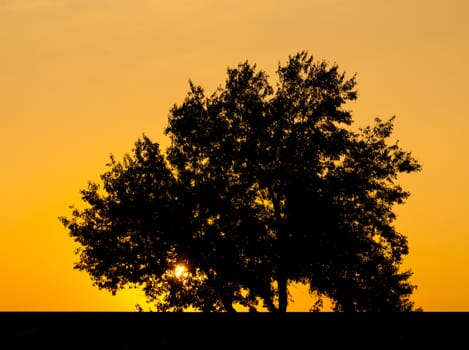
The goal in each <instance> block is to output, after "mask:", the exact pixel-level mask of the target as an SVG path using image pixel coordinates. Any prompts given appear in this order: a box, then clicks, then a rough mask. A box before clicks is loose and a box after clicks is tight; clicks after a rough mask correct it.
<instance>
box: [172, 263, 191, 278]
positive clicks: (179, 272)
mask: <svg viewBox="0 0 469 350" xmlns="http://www.w3.org/2000/svg"><path fill="white" fill-rule="evenodd" d="M188 275H189V272H188V271H187V267H186V266H185V265H183V264H177V265H176V267H175V268H174V277H176V278H177V279H179V280H180V279H185V278H186V277H187V276H188Z"/></svg>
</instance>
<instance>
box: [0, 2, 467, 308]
mask: <svg viewBox="0 0 469 350" xmlns="http://www.w3.org/2000/svg"><path fill="white" fill-rule="evenodd" d="M468 14H469V2H467V1H466V0H438V1H437V0H393V1H389V0H387V1H384V0H259V1H257V0H255V1H253V0H238V1H228V0H217V1H215V0H199V1H189V0H174V1H158V0H138V1H135V0H132V1H131V0H0V128H1V129H0V130H1V134H0V135H1V137H0V159H1V171H0V276H1V280H0V283H1V284H0V286H1V289H0V310H1V311H6V310H43V311H47V310H50V311H52V310H66V311H76V310H135V308H134V304H135V303H137V302H139V303H144V302H143V298H142V296H141V294H142V293H140V292H136V293H135V292H133V293H132V292H125V293H122V294H117V296H115V297H112V296H111V294H109V293H107V292H103V291H99V290H98V289H96V288H94V287H92V286H91V282H90V279H89V278H88V276H87V275H86V273H84V272H77V271H74V270H73V269H72V266H73V262H74V261H76V259H77V258H76V257H75V255H74V253H73V250H74V248H75V246H74V244H73V242H72V240H71V239H70V238H69V237H68V235H67V232H66V231H65V230H64V228H63V227H62V226H61V224H60V222H59V221H58V219H57V217H58V216H61V215H68V214H69V210H68V206H69V205H71V204H79V203H80V200H79V193H78V191H79V189H81V188H84V187H85V185H86V183H87V181H88V180H97V179H98V176H99V174H101V173H102V172H103V171H104V170H105V163H106V162H107V161H108V159H109V154H110V153H113V154H115V155H116V156H117V157H121V156H122V155H123V153H124V152H127V151H130V150H131V148H132V146H133V143H134V141H135V140H136V139H137V138H138V137H139V136H140V135H141V134H142V133H146V134H147V135H148V136H150V137H151V138H152V139H153V140H155V141H159V142H161V143H163V144H165V143H166V140H165V139H164V137H163V129H164V127H165V126H166V120H167V114H168V111H169V109H170V107H171V106H172V104H173V103H175V102H177V103H179V102H181V101H182V99H183V98H184V96H185V94H186V92H187V90H188V84H187V81H188V79H189V78H190V79H192V80H194V81H195V82H196V83H199V84H202V85H203V86H205V87H206V88H207V90H208V91H209V92H210V91H211V90H213V89H214V88H215V87H216V86H217V85H218V84H221V83H223V82H224V79H225V73H226V68H227V67H228V66H231V67H233V66H235V65H237V64H238V63H240V62H241V61H244V60H246V59H248V60H250V61H251V62H255V63H257V65H258V67H260V68H262V69H265V70H267V71H268V72H269V73H270V74H271V75H272V76H274V75H275V68H276V66H277V64H278V62H279V61H281V62H285V61H286V59H287V57H288V55H289V54H294V53H296V52H297V51H300V50H303V49H306V50H308V51H309V52H310V53H311V54H313V55H314V56H315V57H316V58H318V59H327V60H329V61H330V62H336V63H338V65H339V67H340V68H341V69H342V70H345V71H346V72H348V73H349V74H350V75H352V74H354V73H357V79H358V92H359V99H358V101H357V102H356V103H354V104H353V105H351V108H352V110H353V115H354V118H355V120H356V124H357V125H365V124H369V123H371V122H372V120H373V119H374V117H376V116H382V117H389V116H391V115H396V116H397V119H396V122H395V124H396V128H395V137H396V138H397V139H399V140H400V143H401V145H402V147H403V148H405V149H406V150H410V151H411V152H413V155H414V156H415V157H416V158H417V159H418V160H420V162H421V163H422V165H423V172H421V173H419V174H412V175H408V176H405V177H402V178H401V180H400V183H401V184H402V185H403V186H404V187H405V188H406V189H408V190H409V191H410V192H411V193H412V195H411V197H410V198H409V200H408V201H407V203H406V204H405V205H404V206H401V207H399V208H397V213H398V220H397V222H396V225H397V227H398V229H399V230H400V231H401V232H403V233H404V234H406V235H407V237H408V239H409V246H410V254H409V256H408V257H407V258H406V261H405V264H406V267H410V268H412V269H413V271H414V276H413V278H412V281H413V282H414V283H416V284H417V285H418V286H419V288H418V290H417V291H416V292H415V293H414V300H415V301H416V303H417V304H418V305H420V306H422V307H423V309H424V310H426V311H469V298H468V296H469V282H468V281H469V269H468V266H469V229H468V226H467V222H466V221H467V220H466V217H467V214H468V213H469V204H468V198H469V189H468V186H466V181H467V180H468V179H469V165H468V162H467V153H466V152H467V150H468V149H469V137H468V134H469V107H468V96H469V94H468V93H469V88H468V86H469V85H468V84H469V22H468V21H467V15H468ZM298 298H299V299H300V300H299V301H298V302H297V303H295V304H294V305H293V306H292V307H291V309H290V310H297V311H302V310H303V311H304V310H307V309H308V308H309V305H306V304H305V303H304V302H302V299H304V295H303V294H302V293H298Z"/></svg>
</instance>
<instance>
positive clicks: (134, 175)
mask: <svg viewBox="0 0 469 350" xmlns="http://www.w3.org/2000/svg"><path fill="white" fill-rule="evenodd" d="M277 75H278V79H277V83H276V85H275V87H274V86H272V85H271V84H270V82H269V78H268V76H267V74H266V73H265V72H263V71H262V70H258V69H257V68H256V66H255V65H252V64H250V63H249V62H244V63H241V64H239V65H238V66H237V67H236V68H232V69H228V71H227V78H226V81H225V84H224V86H222V87H219V88H218V89H216V90H215V91H214V92H213V93H212V94H211V95H206V94H205V91H204V89H203V88H202V87H201V86H198V85H196V84H194V83H193V82H190V84H189V92H188V94H187V96H186V98H185V99H184V101H183V102H182V103H181V104H175V105H174V106H173V107H172V109H171V111H170V114H169V118H168V126H167V128H166V130H165V133H166V135H168V136H169V139H170V146H169V147H168V149H167V150H166V151H165V153H164V154H162V153H161V151H160V148H159V146H158V144H157V143H154V142H152V141H151V140H150V139H149V138H148V137H145V136H144V137H143V138H141V139H139V140H138V141H137V142H136V144H135V148H134V149H133V151H132V153H131V154H130V155H126V156H125V157H124V159H123V160H122V161H121V162H119V161H116V160H115V159H114V158H111V163H110V164H109V170H108V171H107V172H105V173H104V174H103V175H102V176H101V180H102V184H98V183H90V184H89V186H88V188H87V189H85V190H82V191H81V193H82V199H83V201H84V202H85V203H86V204H87V205H88V206H87V208H86V209H83V210H78V209H74V210H73V212H72V215H71V217H70V218H65V217H63V218H61V220H62V222H63V224H64V225H65V227H66V228H67V229H68V231H69V233H70V235H71V237H72V238H73V239H74V240H75V241H76V242H78V243H79V244H80V248H79V251H78V253H79V256H80V261H79V262H78V263H77V264H76V266H75V267H76V268H77V269H79V270H84V271H87V272H88V273H89V274H90V276H91V277H92V279H93V281H94V283H95V284H96V285H97V286H98V287H99V288H104V289H108V290H110V291H113V292H115V291H117V290H118V289H120V288H123V287H124V286H126V285H134V286H140V287H142V288H143V290H144V291H145V294H146V296H147V298H148V300H149V302H151V303H152V304H153V305H154V306H155V307H156V309H157V310H160V311H167V310H176V311H177V310H183V309H185V308H188V307H192V308H195V309H198V310H202V311H235V306H236V305H242V306H245V307H247V308H248V309H249V310H252V311H254V310H257V309H259V308H261V307H263V308H266V309H268V310H270V311H281V312H285V311H286V310H287V306H288V303H289V301H291V296H290V294H289V285H290V284H291V283H292V282H299V283H304V284H307V285H308V286H309V289H310V292H311V293H312V294H314V295H316V296H317V297H319V299H318V302H317V304H316V306H320V305H321V298H322V297H328V298H330V299H331V300H332V301H333V307H334V309H335V310H338V311H406V310H412V309H413V303H412V302H411V301H410V296H411V293H412V291H413V289H414V288H415V286H413V285H412V284H411V283H410V282H409V278H410V276H411V272H410V271H401V269H400V268H401V263H402V258H403V257H404V256H405V255H406V254H408V245H407V239H406V237H405V236H404V235H403V234H401V233H399V232H397V231H396V229H395V227H394V220H395V214H394V212H393V208H394V205H395V204H401V203H403V202H404V201H405V199H406V198H407V197H408V196H409V193H408V192H406V191H404V190H403V189H402V188H401V187H400V186H399V184H398V183H397V180H398V175H399V174H401V173H412V172H415V171H419V170H420V165H419V164H418V162H417V161H416V160H415V159H414V158H413V157H412V155H411V154H410V153H409V152H407V151H404V150H403V149H402V148H401V147H400V146H399V145H398V143H397V142H395V143H390V142H389V137H390V136H391V134H392V131H393V123H394V118H390V119H389V120H387V121H382V120H380V119H376V121H375V124H374V125H372V126H367V127H365V128H362V129H359V130H358V131H353V130H352V127H351V125H352V115H351V112H350V111H349V110H347V109H346V108H345V104H346V103H347V102H349V101H353V100H355V99H356V98H357V92H356V90H355V77H351V78H347V77H346V76H345V73H342V72H340V71H339V68H338V66H337V65H330V64H328V63H327V62H325V61H321V62H316V61H314V60H313V57H312V56H310V55H309V54H308V53H307V52H305V51H303V52H300V53H298V54H296V55H294V56H290V57H289V59H288V61H287V62H286V64H285V65H279V67H278V70H277Z"/></svg>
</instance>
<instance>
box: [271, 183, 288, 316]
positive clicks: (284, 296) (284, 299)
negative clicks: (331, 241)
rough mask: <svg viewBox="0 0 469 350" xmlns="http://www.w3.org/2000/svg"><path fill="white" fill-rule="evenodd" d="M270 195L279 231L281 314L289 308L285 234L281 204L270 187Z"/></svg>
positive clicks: (278, 270)
mask: <svg viewBox="0 0 469 350" xmlns="http://www.w3.org/2000/svg"><path fill="white" fill-rule="evenodd" d="M269 194H270V196H271V197H272V203H273V205H274V211H275V226H276V231H277V244H278V266H277V289H278V311H279V312H281V313H284V312H287V306H288V290H287V280H288V277H287V275H286V271H285V261H284V259H285V251H284V249H285V232H284V223H283V220H282V216H281V213H280V212H281V209H280V203H279V200H278V198H277V196H276V195H275V192H274V190H273V189H272V188H271V187H269Z"/></svg>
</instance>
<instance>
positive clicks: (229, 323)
mask: <svg viewBox="0 0 469 350" xmlns="http://www.w3.org/2000/svg"><path fill="white" fill-rule="evenodd" d="M334 345H335V347H337V346H338V345H340V346H341V347H342V348H343V347H344V346H345V347H346V348H349V349H355V348H359V349H360V348H361V349H363V348H366V349H368V348H370V349H371V348H373V349H382V348H386V349H390V348H395V349H399V350H400V349H420V348H423V347H424V346H432V347H433V348H435V347H443V348H444V349H446V348H448V349H450V348H451V349H453V348H455V349H456V348H457V349H459V348H461V349H469V313H427V312H419V313H402V314H370V313H360V314H336V313H288V314H286V315H275V314H267V313H259V314H249V313H239V314H236V315H229V314H201V313H184V314H183V313H177V314H168V313H166V314H164V313H137V312H135V313H134V312H129V313H94V312H91V313H88V312H78V313H73V312H72V313H68V312H65V313H61V312H58V313H43V312H36V313H35V312H33V313H22V312H13V313H9V312H4V313H0V348H1V349H113V350H117V349H145V350H147V349H182V348H183V347H184V348H189V349H198V348H202V349H211V348H213V349H225V348H238V349H243V350H244V349H264V348H266V347H271V346H273V347H275V348H279V347H282V348H284V349H296V348H324V347H326V346H327V347H331V346H332V347H334Z"/></svg>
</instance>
